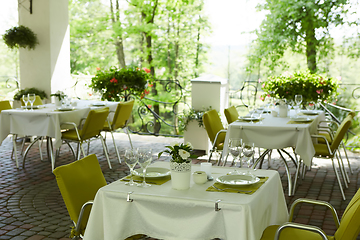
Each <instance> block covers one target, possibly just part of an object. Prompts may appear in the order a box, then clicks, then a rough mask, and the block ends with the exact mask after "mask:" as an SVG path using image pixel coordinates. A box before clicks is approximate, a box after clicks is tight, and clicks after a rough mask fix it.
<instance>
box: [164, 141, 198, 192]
mask: <svg viewBox="0 0 360 240" xmlns="http://www.w3.org/2000/svg"><path fill="white" fill-rule="evenodd" d="M166 148H168V149H167V150H164V151H162V152H160V153H159V154H158V158H160V156H161V155H162V154H163V153H164V152H165V153H169V154H170V156H171V160H170V171H171V184H172V188H173V189H176V190H186V189H188V188H189V187H190V176H191V159H190V158H196V156H195V155H192V154H191V151H192V150H193V147H192V145H191V144H190V143H186V144H184V143H180V144H178V143H175V144H172V145H171V146H166Z"/></svg>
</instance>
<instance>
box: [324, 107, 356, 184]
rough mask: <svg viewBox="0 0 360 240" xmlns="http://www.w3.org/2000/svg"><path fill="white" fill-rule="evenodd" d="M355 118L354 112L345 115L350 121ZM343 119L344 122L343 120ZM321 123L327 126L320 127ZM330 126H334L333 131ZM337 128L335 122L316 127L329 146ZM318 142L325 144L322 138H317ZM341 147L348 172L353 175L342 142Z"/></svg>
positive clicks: (337, 125) (327, 122)
mask: <svg viewBox="0 0 360 240" xmlns="http://www.w3.org/2000/svg"><path fill="white" fill-rule="evenodd" d="M355 116H356V113H355V111H351V112H349V113H348V115H347V117H350V118H351V119H354V117H355ZM345 119H346V118H345ZM345 119H344V120H345ZM344 120H343V121H344ZM322 123H326V124H328V126H327V127H325V126H324V125H322ZM330 125H334V127H335V130H333V129H332V128H331V127H330ZM338 128H339V124H338V123H337V122H335V121H320V122H319V126H318V131H319V133H318V134H319V135H322V136H325V137H326V139H327V141H328V142H329V143H330V144H331V143H332V141H333V139H334V135H335V132H336V129H338ZM318 142H319V143H325V141H324V140H323V139H322V138H319V139H318ZM341 146H342V147H343V149H344V153H345V157H346V160H347V163H348V167H349V171H350V173H351V174H353V171H352V169H351V165H350V161H349V157H348V155H347V151H346V147H345V144H344V142H343V141H341ZM346 177H347V180H348V182H349V183H350V179H349V177H348V176H347V175H346Z"/></svg>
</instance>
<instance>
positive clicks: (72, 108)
mask: <svg viewBox="0 0 360 240" xmlns="http://www.w3.org/2000/svg"><path fill="white" fill-rule="evenodd" d="M74 109H75V108H74V107H58V108H56V110H57V111H72V110H74Z"/></svg>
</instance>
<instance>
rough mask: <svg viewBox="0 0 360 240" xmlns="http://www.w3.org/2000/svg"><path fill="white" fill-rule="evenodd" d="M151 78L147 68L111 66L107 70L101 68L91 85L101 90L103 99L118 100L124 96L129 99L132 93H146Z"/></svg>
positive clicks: (96, 90)
mask: <svg viewBox="0 0 360 240" xmlns="http://www.w3.org/2000/svg"><path fill="white" fill-rule="evenodd" d="M150 79H151V75H150V74H149V71H147V69H139V68H135V67H126V68H121V69H118V68H117V67H111V68H110V69H107V70H101V69H99V70H98V71H97V72H96V75H95V77H93V78H92V79H91V84H90V85H89V87H90V88H92V89H93V90H94V91H95V92H99V93H100V94H101V99H102V100H108V101H116V102H118V101H120V99H121V98H124V99H125V101H127V100H128V98H129V96H130V95H136V96H139V97H141V96H142V95H144V94H145V92H146V88H147V86H148V82H149V81H150Z"/></svg>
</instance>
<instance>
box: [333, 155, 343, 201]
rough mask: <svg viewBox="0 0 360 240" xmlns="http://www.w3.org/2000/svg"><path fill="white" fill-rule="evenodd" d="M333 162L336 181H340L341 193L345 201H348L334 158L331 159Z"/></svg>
mask: <svg viewBox="0 0 360 240" xmlns="http://www.w3.org/2000/svg"><path fill="white" fill-rule="evenodd" d="M331 162H332V165H333V169H334V172H335V175H336V179H337V180H338V183H339V188H340V191H341V195H342V197H343V200H346V198H345V194H344V190H343V187H342V184H341V180H340V176H339V173H338V172H337V169H336V167H335V163H334V159H333V158H332V159H331Z"/></svg>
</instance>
